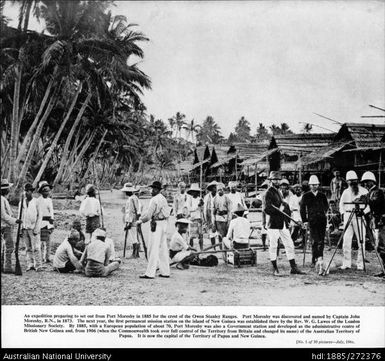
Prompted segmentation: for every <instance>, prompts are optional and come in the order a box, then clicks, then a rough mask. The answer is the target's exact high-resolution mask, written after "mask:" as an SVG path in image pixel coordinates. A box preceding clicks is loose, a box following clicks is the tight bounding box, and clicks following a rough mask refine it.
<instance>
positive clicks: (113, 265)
mask: <svg viewBox="0 0 385 361" xmlns="http://www.w3.org/2000/svg"><path fill="white" fill-rule="evenodd" d="M105 239H106V232H105V231H104V230H102V229H97V230H96V231H95V239H94V240H93V241H92V242H91V243H90V244H89V245H88V246H87V247H86V249H85V251H84V253H83V256H82V258H81V259H80V262H81V264H82V265H83V266H84V273H85V275H86V276H87V277H107V276H108V275H109V274H110V273H111V272H113V271H115V270H117V269H118V268H119V265H120V262H119V261H116V262H110V257H111V249H110V247H109V246H108V245H107V244H106V243H105Z"/></svg>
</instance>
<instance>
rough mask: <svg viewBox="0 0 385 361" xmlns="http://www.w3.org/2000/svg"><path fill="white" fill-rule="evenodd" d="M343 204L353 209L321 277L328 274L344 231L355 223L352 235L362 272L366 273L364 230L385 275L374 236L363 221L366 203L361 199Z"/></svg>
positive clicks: (365, 221)
mask: <svg viewBox="0 0 385 361" xmlns="http://www.w3.org/2000/svg"><path fill="white" fill-rule="evenodd" d="M344 204H346V205H348V204H349V205H353V206H354V207H353V208H352V210H351V211H350V216H349V218H348V221H347V222H346V225H345V227H344V229H343V231H342V234H341V236H340V238H339V240H338V243H337V246H336V248H335V250H334V252H333V255H332V257H331V259H330V261H329V264H328V266H327V267H326V269H325V270H324V271H323V273H322V275H323V276H326V275H327V274H328V272H329V268H330V265H331V263H332V261H333V258H334V256H335V255H336V253H337V250H338V248H339V246H340V244H341V242H342V240H343V238H344V235H345V233H346V230H347V229H348V228H349V226H350V225H353V224H354V223H353V222H355V224H356V226H357V232H355V231H354V228H353V233H354V234H355V235H356V238H357V243H358V245H359V248H360V250H361V256H362V262H363V267H364V271H365V272H366V266H365V249H364V241H365V240H364V229H365V230H366V234H367V235H368V238H369V241H370V242H371V244H372V245H373V247H374V252H375V253H376V256H377V259H378V261H379V263H380V266H381V268H382V272H384V273H385V268H384V265H383V263H382V260H381V258H380V255H379V254H378V252H377V248H376V244H375V240H374V235H373V232H372V229H371V228H370V225H369V224H368V222H367V220H366V219H365V214H364V209H365V208H366V207H367V202H366V201H362V200H361V199H359V200H357V201H355V202H345V203H344Z"/></svg>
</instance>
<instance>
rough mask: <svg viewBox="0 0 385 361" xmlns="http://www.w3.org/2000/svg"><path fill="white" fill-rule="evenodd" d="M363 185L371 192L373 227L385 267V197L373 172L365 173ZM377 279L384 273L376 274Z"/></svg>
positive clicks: (369, 201)
mask: <svg viewBox="0 0 385 361" xmlns="http://www.w3.org/2000/svg"><path fill="white" fill-rule="evenodd" d="M361 183H362V184H363V185H364V186H365V188H366V189H367V190H368V191H369V194H368V196H367V199H368V203H369V207H370V210H371V213H372V227H373V228H374V234H375V237H376V243H377V252H378V253H379V255H380V257H381V259H382V264H383V265H385V195H384V192H383V191H382V190H381V189H380V188H379V187H378V186H377V184H376V183H377V182H376V177H375V176H374V174H373V173H372V172H365V173H364V174H363V176H362V178H361ZM376 276H377V277H384V276H385V275H384V272H381V273H379V274H376Z"/></svg>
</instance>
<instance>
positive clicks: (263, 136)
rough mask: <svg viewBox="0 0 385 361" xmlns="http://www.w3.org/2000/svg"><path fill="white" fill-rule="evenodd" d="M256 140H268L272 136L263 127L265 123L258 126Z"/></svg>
mask: <svg viewBox="0 0 385 361" xmlns="http://www.w3.org/2000/svg"><path fill="white" fill-rule="evenodd" d="M255 138H256V139H257V140H267V139H270V134H269V131H268V129H267V128H266V127H265V125H263V123H259V124H258V128H257V131H256V133H255Z"/></svg>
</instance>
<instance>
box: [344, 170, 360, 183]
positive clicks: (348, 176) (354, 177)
mask: <svg viewBox="0 0 385 361" xmlns="http://www.w3.org/2000/svg"><path fill="white" fill-rule="evenodd" d="M346 180H347V181H352V180H358V176H357V173H356V172H355V171H354V170H350V171H349V172H347V173H346Z"/></svg>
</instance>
